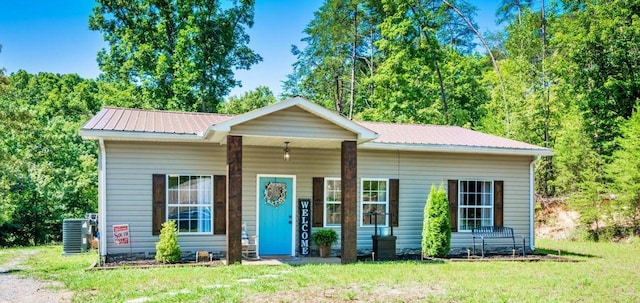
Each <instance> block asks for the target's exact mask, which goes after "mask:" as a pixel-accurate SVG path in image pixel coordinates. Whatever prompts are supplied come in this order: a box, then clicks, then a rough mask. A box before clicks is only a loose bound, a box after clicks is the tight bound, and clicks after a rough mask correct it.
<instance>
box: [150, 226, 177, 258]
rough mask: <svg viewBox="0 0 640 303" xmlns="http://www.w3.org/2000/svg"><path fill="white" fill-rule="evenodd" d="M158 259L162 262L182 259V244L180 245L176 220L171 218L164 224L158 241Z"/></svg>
mask: <svg viewBox="0 0 640 303" xmlns="http://www.w3.org/2000/svg"><path fill="white" fill-rule="evenodd" d="M156 260H158V261H159V262H162V263H165V262H167V263H175V262H178V261H180V245H178V229H177V228H176V221H173V220H169V221H167V222H164V223H163V224H162V230H161V231H160V240H159V241H158V243H156Z"/></svg>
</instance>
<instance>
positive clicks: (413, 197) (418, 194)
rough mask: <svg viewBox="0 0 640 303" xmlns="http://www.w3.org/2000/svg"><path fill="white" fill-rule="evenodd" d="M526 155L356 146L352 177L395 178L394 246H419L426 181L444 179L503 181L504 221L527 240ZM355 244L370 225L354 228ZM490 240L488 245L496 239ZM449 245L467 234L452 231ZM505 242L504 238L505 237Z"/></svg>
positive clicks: (466, 243)
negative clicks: (397, 212) (396, 215)
mask: <svg viewBox="0 0 640 303" xmlns="http://www.w3.org/2000/svg"><path fill="white" fill-rule="evenodd" d="M531 160H532V158H531V157H515V156H503V155H500V156H493V155H476V154H444V153H417V152H386V151H385V152H381V151H370V150H366V151H360V152H359V153H358V177H359V178H363V177H364V178H369V177H372V178H373V177H384V178H398V179H400V224H399V227H397V228H394V234H395V235H396V236H398V239H397V248H398V249H403V248H420V240H421V233H422V220H423V212H424V206H425V203H426V199H427V196H428V194H429V190H430V189H431V185H432V184H433V185H436V186H439V185H440V184H442V185H443V186H444V187H445V189H446V186H447V180H449V179H455V180H503V181H504V225H505V226H509V227H513V228H514V232H515V234H516V235H517V236H520V235H522V236H526V239H527V243H530V242H529V241H530V239H529V163H530V161H531ZM358 232H359V233H358V245H359V246H362V245H364V244H365V243H367V241H368V242H369V243H370V241H371V237H370V235H371V233H372V232H373V229H372V228H360V229H359V230H358ZM498 241H499V240H492V242H491V243H492V244H499V243H500V242H498ZM451 242H452V243H451V246H452V247H462V248H465V247H471V234H470V233H469V232H457V233H453V234H452V241H451ZM505 243H506V242H505Z"/></svg>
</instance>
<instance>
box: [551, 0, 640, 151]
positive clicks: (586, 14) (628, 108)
mask: <svg viewBox="0 0 640 303" xmlns="http://www.w3.org/2000/svg"><path fill="white" fill-rule="evenodd" d="M565 9H566V10H567V11H568V12H567V14H566V16H567V17H566V18H562V19H561V20H560V22H558V24H557V25H556V27H558V29H557V31H558V32H562V33H563V34H562V35H558V37H556V39H554V40H553V41H552V42H553V44H554V45H556V47H557V49H558V51H559V52H561V53H562V54H564V56H566V58H567V60H568V61H569V62H570V63H571V67H570V68H567V69H566V73H564V75H563V77H564V78H565V79H566V81H568V82H570V83H572V84H573V85H574V86H575V89H574V90H575V91H576V92H577V94H576V96H575V98H576V99H577V102H578V105H579V106H580V109H581V111H582V112H583V114H584V119H585V121H586V123H585V126H586V131H587V132H588V133H589V134H591V136H592V141H593V143H594V149H596V150H597V151H598V153H600V154H601V155H603V156H607V157H608V156H610V155H611V154H612V153H613V151H614V150H616V148H617V147H616V141H615V140H614V138H616V137H618V136H620V129H619V125H621V124H622V123H623V121H625V120H626V119H628V118H629V117H630V116H631V114H632V113H633V109H634V106H635V105H636V104H638V102H639V100H640V81H638V79H640V60H638V47H639V46H640V32H639V30H638V18H640V14H639V12H640V1H639V0H630V1H626V0H614V1H607V2H602V1H596V0H586V1H577V0H574V1H567V6H566V7H565Z"/></svg>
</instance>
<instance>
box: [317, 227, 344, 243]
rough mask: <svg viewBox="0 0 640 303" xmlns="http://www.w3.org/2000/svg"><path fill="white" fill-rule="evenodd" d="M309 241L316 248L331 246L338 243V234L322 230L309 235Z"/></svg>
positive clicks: (330, 230)
mask: <svg viewBox="0 0 640 303" xmlns="http://www.w3.org/2000/svg"><path fill="white" fill-rule="evenodd" d="M311 241H313V243H314V244H315V245H318V246H331V245H333V244H335V243H338V233H337V232H336V231H335V230H333V229H330V228H323V229H318V230H316V231H314V232H313V233H312V234H311Z"/></svg>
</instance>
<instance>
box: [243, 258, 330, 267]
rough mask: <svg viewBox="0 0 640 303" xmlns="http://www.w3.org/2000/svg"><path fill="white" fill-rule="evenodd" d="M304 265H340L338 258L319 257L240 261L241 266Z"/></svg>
mask: <svg viewBox="0 0 640 303" xmlns="http://www.w3.org/2000/svg"><path fill="white" fill-rule="evenodd" d="M284 264H288V265H305V264H341V260H340V258H338V257H329V258H320V257H292V256H277V257H271V256H269V257H262V258H260V260H242V265H284Z"/></svg>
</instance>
